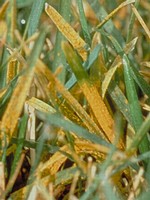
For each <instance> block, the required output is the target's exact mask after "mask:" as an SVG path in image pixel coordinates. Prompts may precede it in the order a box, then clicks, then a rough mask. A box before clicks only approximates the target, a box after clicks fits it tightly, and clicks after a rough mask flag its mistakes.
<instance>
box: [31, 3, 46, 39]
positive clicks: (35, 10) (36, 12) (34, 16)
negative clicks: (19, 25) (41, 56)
mask: <svg viewBox="0 0 150 200" xmlns="http://www.w3.org/2000/svg"><path fill="white" fill-rule="evenodd" d="M44 3H45V0H37V1H33V5H32V9H31V13H30V16H29V20H28V23H29V24H28V37H31V36H32V35H33V34H34V33H35V31H36V30H37V27H38V24H39V20H40V16H41V14H42V10H43V7H44Z"/></svg>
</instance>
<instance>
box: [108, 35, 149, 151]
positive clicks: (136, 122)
mask: <svg viewBox="0 0 150 200" xmlns="http://www.w3.org/2000/svg"><path fill="white" fill-rule="evenodd" d="M108 38H109V39H110V40H111V42H112V43H113V45H114V47H115V49H116V51H117V53H118V54H119V55H120V56H121V57H122V60H123V66H124V79H125V86H126V92H127V98H128V103H129V108H130V113H131V117H132V124H133V127H134V130H135V131H136V132H137V131H138V130H139V128H140V126H141V125H142V122H143V117H142V111H141V107H140V104H139V100H138V94H137V91H136V88H135V83H134V80H133V77H132V73H131V65H130V61H129V59H128V57H127V55H126V54H125V53H124V52H123V49H122V48H121V46H120V45H119V43H118V42H117V41H116V39H115V38H114V37H112V36H108ZM139 150H140V153H144V152H146V151H148V150H149V142H148V138H147V137H146V136H145V137H144V138H143V140H142V142H141V144H140V146H139Z"/></svg>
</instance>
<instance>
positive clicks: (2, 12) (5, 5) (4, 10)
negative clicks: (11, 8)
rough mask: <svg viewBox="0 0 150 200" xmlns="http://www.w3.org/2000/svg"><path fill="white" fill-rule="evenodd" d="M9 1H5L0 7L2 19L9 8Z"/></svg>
mask: <svg viewBox="0 0 150 200" xmlns="http://www.w3.org/2000/svg"><path fill="white" fill-rule="evenodd" d="M8 5H9V1H5V3H4V4H3V5H2V6H1V7H0V19H3V17H4V15H5V12H6V10H7V8H8Z"/></svg>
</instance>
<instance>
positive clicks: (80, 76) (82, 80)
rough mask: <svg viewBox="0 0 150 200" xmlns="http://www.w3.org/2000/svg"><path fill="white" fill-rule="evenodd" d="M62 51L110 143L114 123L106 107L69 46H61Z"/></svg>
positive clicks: (112, 137) (112, 136)
mask: <svg viewBox="0 0 150 200" xmlns="http://www.w3.org/2000/svg"><path fill="white" fill-rule="evenodd" d="M63 49H64V52H65V55H66V58H67V60H68V63H69V65H70V67H71V68H72V70H73V72H74V74H75V76H76V78H77V80H78V83H79V85H80V87H81V89H82V91H83V93H84V95H85V97H86V99H87V101H88V103H89V105H90V107H91V109H92V111H93V113H94V115H95V117H96V119H97V121H98V123H99V125H100V126H101V127H102V129H103V131H104V133H105V137H106V138H107V139H108V140H109V141H111V142H112V141H113V139H114V135H113V134H112V127H113V123H114V122H113V119H112V117H111V115H110V114H109V112H108V110H107V107H106V105H105V104H104V102H103V101H102V98H101V97H100V95H99V93H98V91H97V89H96V87H95V86H94V85H92V84H91V83H90V81H89V77H88V74H87V73H86V72H85V70H84V69H83V67H82V64H81V62H80V60H79V58H78V56H77V54H76V53H75V52H74V51H73V49H72V48H71V46H70V45H69V44H66V43H65V44H63Z"/></svg>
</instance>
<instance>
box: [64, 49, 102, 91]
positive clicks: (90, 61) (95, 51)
mask: <svg viewBox="0 0 150 200" xmlns="http://www.w3.org/2000/svg"><path fill="white" fill-rule="evenodd" d="M101 49H102V46H101V45H97V46H96V47H95V48H94V49H93V51H92V52H91V53H90V54H89V57H88V59H87V61H86V62H84V63H83V67H84V68H85V70H89V69H90V67H91V66H92V65H93V63H94V62H95V60H96V59H97V57H98V55H99V53H100V51H101ZM76 82H77V79H76V77H75V75H74V74H72V76H71V78H70V79H69V80H68V81H67V83H66V84H65V87H66V88H67V89H70V88H72V87H73V85H74V84H75V83H76Z"/></svg>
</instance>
